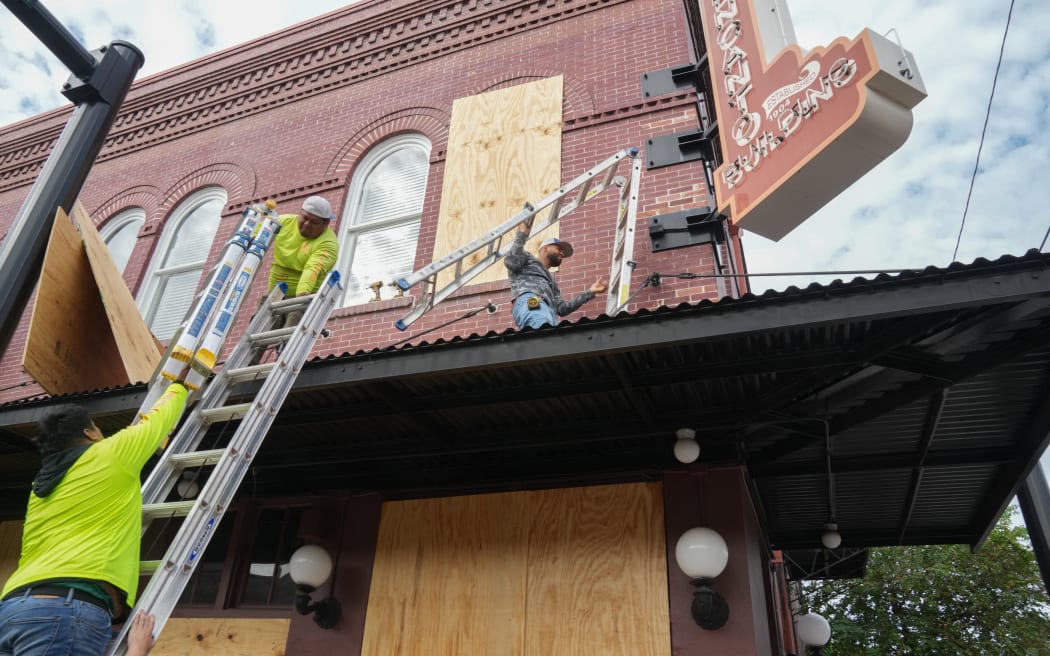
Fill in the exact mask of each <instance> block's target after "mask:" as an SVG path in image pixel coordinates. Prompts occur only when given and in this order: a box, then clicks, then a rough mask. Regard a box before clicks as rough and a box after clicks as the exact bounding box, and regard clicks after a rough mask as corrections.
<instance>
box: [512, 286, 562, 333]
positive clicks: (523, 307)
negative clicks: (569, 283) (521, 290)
mask: <svg viewBox="0 0 1050 656" xmlns="http://www.w3.org/2000/svg"><path fill="white" fill-rule="evenodd" d="M530 298H537V299H539V301H540V306H539V307H538V308H536V309H535V310H530V309H529V299H530ZM510 313H511V316H513V317H514V323H516V324H518V328H542V327H543V326H557V325H558V317H557V316H555V314H554V310H552V309H551V306H549V305H547V302H546V301H544V300H543V299H542V298H540V297H539V296H535V295H534V294H522V295H521V296H519V297H518V298H517V300H516V301H514V307H513V308H512V309H511V311H510Z"/></svg>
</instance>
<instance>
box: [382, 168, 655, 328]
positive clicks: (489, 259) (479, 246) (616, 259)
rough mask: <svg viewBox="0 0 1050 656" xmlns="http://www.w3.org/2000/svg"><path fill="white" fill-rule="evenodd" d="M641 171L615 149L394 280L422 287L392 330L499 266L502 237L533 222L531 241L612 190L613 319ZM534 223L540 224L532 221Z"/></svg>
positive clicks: (622, 296)
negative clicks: (444, 275) (445, 276)
mask: <svg viewBox="0 0 1050 656" xmlns="http://www.w3.org/2000/svg"><path fill="white" fill-rule="evenodd" d="M627 158H630V159H632V160H633V164H632V168H631V176H630V179H629V180H627V179H624V178H622V177H618V176H617V175H616V170H617V168H618V167H619V165H620V162H621V161H623V160H624V159H627ZM641 170H642V163H641V159H640V157H639V155H638V149H637V148H626V149H624V150H621V151H620V152H618V153H616V154H615V155H613V156H611V157H609V158H608V159H606V160H605V161H604V162H601V163H600V164H598V165H597V166H595V167H594V168H592V169H590V170H588V171H587V172H586V173H584V174H583V175H581V176H579V177H578V178H576V179H575V180H573V181H572V182H570V183H569V184H567V185H565V186H563V187H561V188H559V189H558V190H557V191H555V192H553V193H552V194H550V195H548V196H547V197H546V198H544V199H543V200H541V201H539V202H538V203H536V204H535V205H533V204H531V203H525V208H524V209H522V210H521V211H520V212H518V213H517V214H515V215H514V216H512V217H511V218H509V219H507V220H506V221H505V222H503V223H502V224H500V225H499V226H498V227H496V228H495V229H493V230H491V231H489V232H487V233H485V234H484V235H483V236H481V237H479V238H478V239H475V240H474V241H472V242H470V243H469V244H467V245H465V246H463V247H461V248H458V249H456V250H454V251H452V252H451V253H449V254H448V255H446V256H444V257H442V258H441V259H439V260H437V261H435V262H433V263H432V264H429V265H427V266H425V267H423V268H422V269H420V270H418V271H416V272H414V273H412V274H409V275H407V276H405V277H404V278H399V279H398V280H396V281H395V284H396V285H397V286H398V287H400V288H401V290H402V291H407V290H408V289H410V288H411V287H413V286H415V285H417V284H419V283H422V284H423V287H422V294H421V297H420V301H419V303H418V304H417V305H416V306H415V307H414V308H412V310H411V311H410V312H409V313H408V314H406V315H405V316H404V317H402V318H401V319H398V320H397V321H396V322H395V323H394V325H395V326H396V327H397V329H398V330H405V329H406V328H408V326H409V324H411V323H412V322H414V321H416V320H417V319H419V318H420V317H421V316H423V315H424V314H425V313H426V312H428V311H429V310H430V309H431V308H433V307H434V306H435V305H437V304H438V303H440V302H441V301H443V300H445V299H446V298H448V297H449V296H450V295H451V294H453V293H454V292H456V291H457V290H459V289H460V288H462V287H463V286H464V285H465V284H467V283H468V282H469V281H470V280H472V279H473V278H475V277H476V276H477V275H478V274H480V273H481V272H482V271H484V270H485V269H487V268H489V267H490V266H492V265H493V264H495V263H496V262H497V261H499V259H500V258H501V257H503V255H504V254H505V253H504V252H503V251H502V250H501V246H502V245H503V238H504V236H505V235H506V234H507V233H509V232H511V231H513V230H514V229H516V228H517V227H518V226H519V225H520V224H521V223H523V222H526V221H529V220H532V221H533V226H532V230H531V231H530V233H529V236H530V237H531V236H532V235H534V234H536V233H538V232H540V231H542V230H545V229H546V228H548V227H550V226H552V225H554V224H555V223H557V222H558V221H559V220H561V219H562V217H564V216H565V215H566V214H568V213H569V212H572V211H573V210H575V209H576V208H578V207H580V206H581V205H583V204H584V203H586V202H587V201H589V200H590V199H592V198H594V197H595V196H597V195H598V194H600V193H601V192H603V191H605V190H606V189H608V188H609V187H610V186H612V185H615V186H617V187H619V188H620V204H619V210H618V212H617V219H616V236H615V240H614V244H613V259H612V272H611V274H610V277H609V294H608V297H607V299H606V305H605V311H606V314H609V315H613V314H616V313H617V312H619V311H620V310H622V309H623V306H624V305H625V304H626V302H627V299H628V296H629V293H630V285H631V268H632V267H633V266H634V263H633V262H632V261H631V257H632V254H633V250H634V224H635V219H636V218H637V215H638V186H639V183H640V180H641ZM548 208H549V211H548V212H547V213H546V215H545V216H544V217H540V213H541V212H543V211H544V210H547V209H548ZM536 218H540V220H539V221H535V219H536ZM475 254H481V258H480V259H479V260H478V261H477V262H475V263H473V264H471V265H470V266H469V267H466V268H464V266H463V263H464V261H465V260H466V259H467V258H468V257H470V256H472V255H475ZM450 267H454V269H453V279H452V280H451V281H450V282H448V283H446V284H445V285H443V286H442V287H441V288H438V282H437V280H438V274H439V273H440V272H442V271H444V270H445V269H448V268H450Z"/></svg>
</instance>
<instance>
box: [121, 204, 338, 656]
mask: <svg viewBox="0 0 1050 656" xmlns="http://www.w3.org/2000/svg"><path fill="white" fill-rule="evenodd" d="M273 209H274V208H273V206H270V207H266V208H264V207H252V208H248V209H247V210H245V213H244V220H243V222H242V224H241V226H240V228H239V229H238V230H237V232H236V233H235V234H234V237H233V238H232V239H231V240H230V242H228V244H227V248H226V250H225V251H224V253H223V256H222V258H221V260H220V263H219V264H218V265H217V266H216V268H215V270H214V271H213V273H212V276H211V279H210V280H209V283H208V285H206V286H205V287H204V289H203V291H202V292H201V294H200V296H199V297H198V299H197V300H196V302H195V303H194V306H193V308H192V309H191V311H190V312H189V314H188V315H187V317H186V319H185V321H184V322H183V324H182V327H181V328H180V329H179V331H178V332H177V333H176V334H175V336H174V337H173V338H172V340H171V345H170V346H169V348H168V352H167V353H166V354H165V356H164V358H163V359H162V361H161V364H160V366H159V367H158V369H157V372H156V373H155V374H154V377H153V380H152V381H151V383H150V385H149V387H148V388H147V394H146V398H145V401H144V403H143V405H142V407H141V409H140V411H139V415H138V416H140V417H141V416H142V414H143V413H145V412H147V411H148V410H149V408H150V407H151V406H152V405H153V403H154V402H155V400H156V399H157V398H159V397H160V395H161V394H162V393H163V391H164V389H165V388H167V386H168V385H169V384H170V382H171V381H175V380H183V381H184V382H185V384H186V387H187V388H188V390H189V391H190V399H191V401H192V400H193V399H194V397H198V399H197V403H196V404H195V405H193V406H192V407H191V408H190V411H189V413H188V415H187V416H185V417H184V418H183V421H182V423H181V425H180V426H179V428H178V430H177V431H176V433H175V435H174V437H173V438H172V440H171V444H170V446H168V448H167V449H166V450H164V452H163V453H162V454H161V458H160V460H159V462H158V463H157V464H156V465H155V466H154V468H153V470H152V471H151V472H150V475H149V476H148V477H147V479H146V482H145V483H144V484H143V487H142V525H143V535H145V534H146V531H147V530H148V528H149V524H150V522H152V521H154V520H170V519H174V518H182V525H181V526H180V528H179V530H178V532H177V533H176V535H175V537H174V539H173V540H172V542H171V543H170V544H169V545H168V547H167V551H166V553H165V555H164V558H163V559H161V560H160V561H156V562H152V563H142V565H141V568H140V572H141V573H145V572H149V571H152V576H151V577H150V580H149V583H148V584H147V585H146V588H145V590H143V592H142V595H141V596H140V597H139V598H138V601H137V603H136V604H135V608H134V609H133V610H132V611H131V612H130V613H129V615H128V619H129V620H130V619H131V618H133V617H134V614H135V613H137V612H139V611H144V612H146V613H150V614H152V615H153V616H154V617H155V619H156V624H155V626H154V633H155V635H159V634H160V631H161V629H162V628H163V627H164V624H165V622H167V620H168V617H170V615H171V612H172V610H173V609H174V608H175V604H176V603H178V600H179V597H180V596H181V595H182V591H183V590H184V589H185V587H186V584H187V583H188V582H189V580H190V577H191V576H192V575H193V572H194V570H195V569H196V566H197V564H198V563H199V562H200V560H201V557H202V556H203V555H204V550H205V549H206V548H207V546H208V543H209V542H210V540H211V537H212V536H213V535H214V534H215V530H216V528H217V526H218V523H219V521H220V520H221V519H222V517H223V515H224V514H225V512H226V510H227V509H228V508H229V506H230V503H231V502H232V501H233V499H234V496H235V495H236V493H237V488H238V487H239V486H240V484H241V481H242V480H243V479H244V476H245V474H246V473H247V472H248V470H249V467H250V466H251V463H252V460H253V458H254V457H255V455H256V453H257V452H258V450H259V447H260V446H261V444H262V441H263V440H264V439H265V437H266V433H267V432H268V431H269V429H270V426H271V425H272V424H273V420H274V418H275V417H276V415H277V412H278V410H279V409H280V407H281V405H282V404H283V403H284V400H285V398H287V396H288V393H289V391H290V390H291V388H292V385H293V383H294V382H295V379H296V377H297V376H298V375H299V371H300V369H302V366H303V364H305V362H306V358H307V357H308V356H309V354H310V350H311V348H312V347H313V345H314V342H315V341H316V340H317V338H318V337H319V336H321V335H322V334H324V325H325V322H326V321H327V320H328V317H329V315H330V314H331V312H332V308H333V307H334V305H335V303H336V302H337V301H338V298H339V289H340V288H341V287H340V285H339V273H338V272H336V271H333V272H331V273H330V274H329V275H328V278H327V279H326V280H325V282H324V284H323V285H322V286H321V289H320V290H319V291H318V292H317V293H316V294H312V295H309V296H297V297H294V298H282V297H283V296H284V292H285V288H284V286H283V285H278V286H277V287H275V288H274V290H273V291H271V292H270V294H269V295H268V296H267V297H266V298H265V299H264V301H263V303H262V305H260V306H259V308H258V310H257V311H256V313H255V316H254V317H252V319H251V321H250V322H249V325H248V328H247V330H246V331H245V334H244V336H243V337H242V338H241V339H240V341H239V342H238V343H237V345H236V346H235V347H234V348H233V350H232V351H231V352H230V354H229V356H228V357H227V358H226V361H225V364H224V366H223V368H222V369H221V370H220V371H219V372H218V373H217V374H215V375H214V376H212V371H213V369H214V367H215V364H216V360H217V358H218V355H219V353H220V352H221V349H222V345H223V343H224V342H225V339H226V337H227V335H228V334H229V331H230V329H231V328H232V326H233V323H234V320H235V318H236V316H237V314H238V312H239V310H240V308H241V306H242V304H243V301H244V300H245V295H246V293H247V291H248V289H249V288H250V285H251V281H252V279H253V278H254V276H255V273H256V271H257V269H258V267H259V264H260V262H261V261H262V257H263V256H264V255H265V253H266V250H267V248H268V247H269V244H270V241H271V240H272V239H273V236H274V235H275V234H276V232H277V231H278V230H279V229H280V224H279V223H278V222H277V217H276V213H275V212H274V211H273ZM256 226H260V227H259V228H258V229H257V228H256ZM298 311H303V312H302V318H301V319H300V320H299V322H298V324H296V325H294V326H288V327H280V328H274V326H275V325H276V324H279V323H283V321H280V322H279V321H278V320H279V319H281V318H282V317H284V316H286V315H287V314H289V313H291V312H298ZM275 345H276V346H279V347H280V348H279V350H278V352H277V356H276V359H275V360H274V361H271V362H263V363H259V364H257V363H256V362H257V360H258V359H259V358H258V356H259V354H260V352H261V351H263V350H266V349H268V348H269V347H271V346H275ZM260 381H261V384H260ZM241 384H252V385H259V386H258V388H257V389H256V390H255V391H254V392H249V393H252V394H253V398H252V399H251V400H250V401H248V402H244V403H236V404H230V405H226V401H227V400H228V399H229V398H230V396H231V394H233V393H234V392H236V391H238V390H237V387H238V386H239V385H241ZM188 407H189V406H188ZM237 419H239V420H240V424H239V425H238V427H237V429H236V431H235V432H234V434H233V435H232V437H230V439H229V441H228V443H227V444H226V445H225V446H223V447H221V448H215V449H205V450H199V449H200V446H201V443H202V442H203V441H204V437H205V434H206V433H207V432H208V429H209V427H210V426H211V425H212V424H216V423H220V422H225V421H232V420H237ZM206 467H212V470H211V473H210V475H209V476H208V477H207V480H206V481H205V482H204V484H203V486H199V489H200V491H199V494H198V495H197V496H196V498H193V499H184V498H181V496H182V495H181V494H179V493H178V483H179V482H180V481H181V480H183V479H182V474H183V473H184V472H187V471H194V470H197V471H199V468H206ZM130 628H131V622H130V621H127V622H125V624H124V628H123V630H122V631H121V632H120V634H119V635H118V636H117V638H116V640H114V642H113V644H112V645H111V647H110V650H109V652H108V654H109V656H118V655H120V654H124V653H126V651H127V636H128V632H129V631H130Z"/></svg>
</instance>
